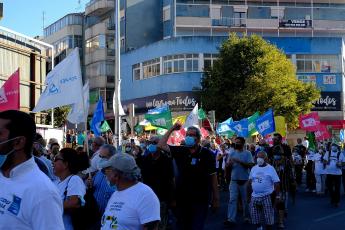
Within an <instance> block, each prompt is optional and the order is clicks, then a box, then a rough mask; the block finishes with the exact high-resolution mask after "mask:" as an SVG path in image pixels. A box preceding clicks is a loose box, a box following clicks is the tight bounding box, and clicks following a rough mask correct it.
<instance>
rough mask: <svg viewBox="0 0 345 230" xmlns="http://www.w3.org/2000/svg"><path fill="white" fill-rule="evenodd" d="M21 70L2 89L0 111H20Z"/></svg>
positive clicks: (0, 90) (0, 92)
mask: <svg viewBox="0 0 345 230" xmlns="http://www.w3.org/2000/svg"><path fill="white" fill-rule="evenodd" d="M19 100H20V95H19V69H17V71H16V72H14V73H13V74H12V75H11V76H10V77H9V78H8V79H7V81H6V82H5V84H4V85H3V86H2V87H1V88H0V111H4V110H10V109H13V110H19V107H20V103H19Z"/></svg>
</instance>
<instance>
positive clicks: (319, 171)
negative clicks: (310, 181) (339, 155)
mask: <svg viewBox="0 0 345 230" xmlns="http://www.w3.org/2000/svg"><path fill="white" fill-rule="evenodd" d="M324 155H325V150H324V148H323V147H322V146H320V147H319V151H318V152H317V153H316V154H315V156H314V173H315V179H316V194H317V195H323V194H325V181H326V170H325V169H326V165H325V163H324Z"/></svg>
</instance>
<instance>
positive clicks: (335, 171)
mask: <svg viewBox="0 0 345 230" xmlns="http://www.w3.org/2000/svg"><path fill="white" fill-rule="evenodd" d="M337 156H338V152H331V155H330V157H329V152H328V151H327V152H326V153H325V156H324V159H325V160H326V161H329V162H328V163H327V165H326V174H330V175H341V174H342V171H341V167H338V166H337V162H340V163H341V162H345V158H344V155H343V154H342V153H340V154H339V160H338V157H337Z"/></svg>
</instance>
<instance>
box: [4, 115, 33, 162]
mask: <svg viewBox="0 0 345 230" xmlns="http://www.w3.org/2000/svg"><path fill="white" fill-rule="evenodd" d="M0 118H1V119H4V120H9V121H10V122H9V123H8V124H7V125H6V129H8V130H9V136H8V139H11V138H15V137H19V136H24V137H25V146H24V150H25V153H26V154H27V156H31V153H32V145H33V142H34V138H35V135H36V124H35V121H34V119H33V118H32V117H31V116H30V115H29V114H27V113H24V112H21V111H17V110H7V111H3V112H0Z"/></svg>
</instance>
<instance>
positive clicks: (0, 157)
mask: <svg viewBox="0 0 345 230" xmlns="http://www.w3.org/2000/svg"><path fill="white" fill-rule="evenodd" d="M18 138H19V137H15V138H11V139H9V140H6V141H3V142H1V143H0V145H2V144H5V143H7V142H9V141H13V140H15V139H18ZM13 152H14V149H13V150H11V151H10V152H8V153H5V154H0V168H1V167H2V166H3V165H4V163H5V161H6V159H7V157H8V156H9V155H10V154H11V153H13Z"/></svg>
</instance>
